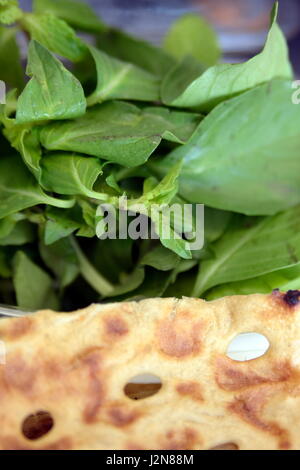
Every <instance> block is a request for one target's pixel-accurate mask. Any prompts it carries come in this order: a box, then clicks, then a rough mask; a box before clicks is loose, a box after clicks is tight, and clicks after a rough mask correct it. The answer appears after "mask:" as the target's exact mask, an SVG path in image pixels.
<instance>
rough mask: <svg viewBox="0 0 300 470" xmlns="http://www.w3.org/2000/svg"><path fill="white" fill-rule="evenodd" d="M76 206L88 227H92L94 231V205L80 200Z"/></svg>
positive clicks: (95, 207)
mask: <svg viewBox="0 0 300 470" xmlns="http://www.w3.org/2000/svg"><path fill="white" fill-rule="evenodd" d="M78 204H79V206H80V207H81V210H82V217H83V220H84V221H85V223H86V224H87V225H88V226H89V227H92V228H93V229H94V230H95V224H96V209H97V206H96V205H94V204H91V203H90V202H89V201H86V200H85V199H80V200H79V201H78Z"/></svg>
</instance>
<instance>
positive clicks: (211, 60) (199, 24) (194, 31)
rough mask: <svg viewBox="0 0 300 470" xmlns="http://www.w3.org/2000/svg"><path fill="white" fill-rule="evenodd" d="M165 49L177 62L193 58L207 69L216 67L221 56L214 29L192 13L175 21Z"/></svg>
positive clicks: (166, 38) (169, 32)
mask: <svg viewBox="0 0 300 470" xmlns="http://www.w3.org/2000/svg"><path fill="white" fill-rule="evenodd" d="M164 48H165V50H166V51H167V52H169V54H171V55H172V56H174V57H175V58H176V59H177V60H180V59H183V58H184V57H185V56H192V57H194V58H195V59H197V60H199V61H200V62H201V63H202V64H203V65H206V66H207V67H209V66H212V65H215V64H216V63H217V62H218V61H219V59H220V56H221V51H220V47H219V44H218V38H217V35H216V33H215V31H214V30H213V28H212V27H211V26H210V24H209V23H207V21H205V19H204V18H201V17H200V16H198V15H195V14H192V13H191V14H187V15H184V16H182V17H181V18H179V19H178V20H177V21H175V23H174V24H173V25H172V27H171V29H170V30H169V31H168V33H167V34H166V36H165V39H164Z"/></svg>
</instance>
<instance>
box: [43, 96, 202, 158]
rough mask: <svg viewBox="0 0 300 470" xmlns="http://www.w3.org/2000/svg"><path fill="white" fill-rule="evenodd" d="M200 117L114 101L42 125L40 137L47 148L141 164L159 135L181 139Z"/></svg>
mask: <svg viewBox="0 0 300 470" xmlns="http://www.w3.org/2000/svg"><path fill="white" fill-rule="evenodd" d="M200 119H201V117H200V116H198V115H195V114H189V113H183V114H181V113H180V112H177V111H174V112H172V111H167V112H165V111H164V110H163V111H162V112H161V115H157V112H156V111H153V110H152V109H150V110H149V108H147V109H146V110H141V109H139V108H137V107H136V106H134V105H133V104H129V103H124V102H118V101H115V102H109V103H103V104H102V105H98V106H95V107H94V108H92V109H90V110H88V111H87V113H86V114H85V115H84V116H83V117H81V118H79V119H77V120H74V121H72V122H67V123H64V124H62V123H55V124H51V125H48V126H45V127H44V128H43V129H42V131H41V135H40V138H41V143H42V145H43V146H44V147H45V148H46V149H48V150H69V151H71V152H80V153H85V154H88V155H93V156H96V157H99V158H103V159H105V160H109V161H112V162H115V163H119V164H120V165H124V166H127V167H132V166H138V165H141V164H142V163H144V162H145V161H146V160H147V159H148V158H149V157H150V155H151V154H152V153H153V151H154V150H155V149H156V148H157V146H158V145H159V144H160V142H161V140H162V138H165V139H168V140H172V141H177V142H182V138H187V137H188V136H187V134H188V135H189V136H190V135H191V134H192V132H193V131H194V129H195V127H196V125H197V123H198V122H199V121H200Z"/></svg>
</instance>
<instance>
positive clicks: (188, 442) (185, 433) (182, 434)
mask: <svg viewBox="0 0 300 470" xmlns="http://www.w3.org/2000/svg"><path fill="white" fill-rule="evenodd" d="M201 441H202V439H200V437H199V434H198V433H197V431H196V430H195V429H193V428H189V427H186V428H184V429H178V430H173V429H172V430H170V431H168V432H167V434H166V438H165V443H164V446H163V447H162V449H165V450H190V449H193V448H194V447H195V446H196V444H197V443H198V445H199V444H200V443H201Z"/></svg>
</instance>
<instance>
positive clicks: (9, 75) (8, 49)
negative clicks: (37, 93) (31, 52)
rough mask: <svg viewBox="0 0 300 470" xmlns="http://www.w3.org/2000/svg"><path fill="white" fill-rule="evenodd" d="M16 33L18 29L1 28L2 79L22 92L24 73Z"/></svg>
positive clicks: (0, 67)
mask: <svg viewBox="0 0 300 470" xmlns="http://www.w3.org/2000/svg"><path fill="white" fill-rule="evenodd" d="M16 33H17V28H1V27H0V79H1V80H3V81H4V82H5V83H6V84H7V85H10V86H11V87H16V88H18V89H20V90H21V89H23V87H24V73H23V69H22V66H21V57H20V51H19V47H18V44H17V41H16Z"/></svg>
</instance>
